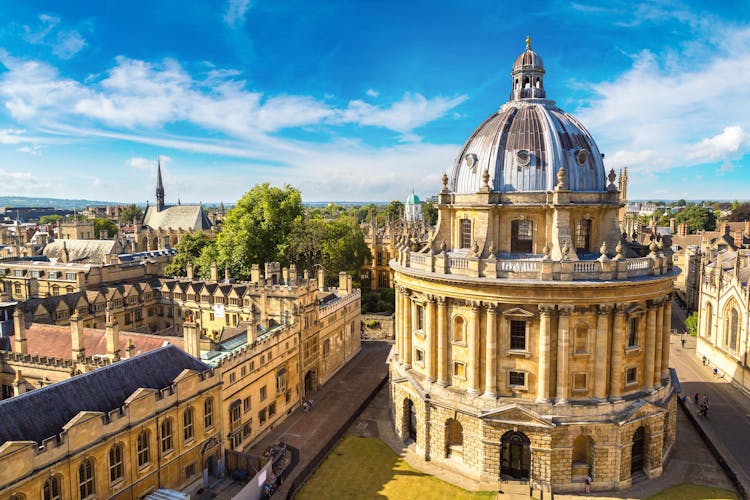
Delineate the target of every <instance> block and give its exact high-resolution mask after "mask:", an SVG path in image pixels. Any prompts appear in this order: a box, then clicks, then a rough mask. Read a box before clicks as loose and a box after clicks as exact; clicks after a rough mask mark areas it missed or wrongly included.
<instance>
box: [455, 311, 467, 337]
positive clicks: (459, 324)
mask: <svg viewBox="0 0 750 500" xmlns="http://www.w3.org/2000/svg"><path fill="white" fill-rule="evenodd" d="M464 324H465V323H464V319H463V318H462V317H461V316H456V318H455V319H454V320H453V342H465V341H466V340H465V339H466V337H465V335H464Z"/></svg>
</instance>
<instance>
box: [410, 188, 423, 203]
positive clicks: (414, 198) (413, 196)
mask: <svg viewBox="0 0 750 500" xmlns="http://www.w3.org/2000/svg"><path fill="white" fill-rule="evenodd" d="M420 203H422V202H421V201H420V200H419V196H417V195H416V194H414V191H412V193H411V194H410V195H409V197H408V198H407V199H406V204H407V205H419V204H420Z"/></svg>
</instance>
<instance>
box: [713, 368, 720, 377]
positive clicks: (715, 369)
mask: <svg viewBox="0 0 750 500" xmlns="http://www.w3.org/2000/svg"><path fill="white" fill-rule="evenodd" d="M718 376H719V369H718V368H716V367H715V366H714V377H718Z"/></svg>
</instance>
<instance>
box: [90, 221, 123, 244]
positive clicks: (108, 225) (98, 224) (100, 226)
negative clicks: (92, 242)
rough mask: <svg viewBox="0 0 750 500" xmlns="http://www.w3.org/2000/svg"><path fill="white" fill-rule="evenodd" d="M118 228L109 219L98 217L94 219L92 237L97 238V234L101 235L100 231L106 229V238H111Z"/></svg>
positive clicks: (115, 234)
mask: <svg viewBox="0 0 750 500" xmlns="http://www.w3.org/2000/svg"><path fill="white" fill-rule="evenodd" d="M118 230H119V228H118V227H117V224H115V223H114V222H112V221H111V220H109V219H103V218H99V217H97V218H96V219H94V238H96V239H97V240H98V239H99V236H101V234H102V231H106V232H107V238H108V239H112V238H115V237H116V236H117V231H118Z"/></svg>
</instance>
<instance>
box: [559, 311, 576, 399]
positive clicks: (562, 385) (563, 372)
mask: <svg viewBox="0 0 750 500" xmlns="http://www.w3.org/2000/svg"><path fill="white" fill-rule="evenodd" d="M571 312H573V306H558V307H557V314H558V320H557V391H556V396H557V398H556V400H555V404H566V403H567V402H568V391H569V389H570V388H569V383H568V375H569V374H568V361H569V359H568V356H569V351H570V349H569V346H570V313H571Z"/></svg>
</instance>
